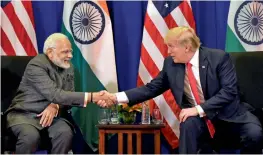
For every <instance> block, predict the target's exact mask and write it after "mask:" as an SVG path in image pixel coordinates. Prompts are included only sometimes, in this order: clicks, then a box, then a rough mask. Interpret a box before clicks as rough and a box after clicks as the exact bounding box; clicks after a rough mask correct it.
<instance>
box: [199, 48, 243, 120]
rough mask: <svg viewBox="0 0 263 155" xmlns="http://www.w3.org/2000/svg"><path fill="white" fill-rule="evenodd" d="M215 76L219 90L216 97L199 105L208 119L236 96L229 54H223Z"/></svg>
mask: <svg viewBox="0 0 263 155" xmlns="http://www.w3.org/2000/svg"><path fill="white" fill-rule="evenodd" d="M217 75H218V79H219V83H220V85H221V89H220V90H219V92H218V93H217V94H216V95H214V96H213V97H211V98H210V99H208V100H206V101H205V102H204V103H203V104H201V107H202V108H203V110H204V112H205V113H206V115H207V116H208V118H210V119H211V118H213V116H214V115H215V114H217V113H218V112H219V110H220V109H221V108H222V107H224V106H225V105H227V104H229V103H231V102H233V101H234V100H235V98H236V96H237V95H238V91H237V77H236V72H235V69H234V65H233V63H232V61H231V59H230V55H229V53H225V55H224V56H223V58H222V60H221V61H220V63H219V65H218V67H217Z"/></svg>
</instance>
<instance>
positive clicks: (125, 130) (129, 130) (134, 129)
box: [97, 124, 165, 154]
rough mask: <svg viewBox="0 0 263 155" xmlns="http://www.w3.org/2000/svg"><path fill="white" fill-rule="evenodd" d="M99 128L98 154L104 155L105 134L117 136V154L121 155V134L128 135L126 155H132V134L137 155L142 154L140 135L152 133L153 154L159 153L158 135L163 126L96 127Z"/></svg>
mask: <svg viewBox="0 0 263 155" xmlns="http://www.w3.org/2000/svg"><path fill="white" fill-rule="evenodd" d="M97 127H98V128H99V154H105V134H108V133H117V134H118V154H123V134H128V143H127V145H128V146H127V148H128V154H132V134H136V139H137V140H136V141H137V144H136V145H137V154H141V152H142V138H141V137H142V134H143V133H152V134H154V153H155V154H160V153H161V146H160V145H161V141H160V133H161V128H164V127H165V125H164V124H158V125H157V124H156V125H155V124H149V125H144V124H138V125H122V124H121V125H120V124H114V125H113V124H110V125H97Z"/></svg>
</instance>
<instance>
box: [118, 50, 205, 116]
mask: <svg viewBox="0 0 263 155" xmlns="http://www.w3.org/2000/svg"><path fill="white" fill-rule="evenodd" d="M190 63H191V64H192V71H193V73H194V76H195V78H196V80H197V83H198V85H199V86H200V87H201V82H200V76H199V49H197V51H196V52H195V54H194V56H193V57H192V59H191V60H190ZM185 68H186V67H185ZM189 87H190V85H189ZM201 88H202V87H201ZM190 89H191V88H190ZM115 95H116V97H117V101H118V103H120V104H121V103H128V102H129V99H128V97H127V95H126V94H125V92H119V93H116V94H115ZM189 96H190V97H191V98H192V99H193V100H194V104H195V107H196V109H197V111H198V113H199V116H200V117H203V116H205V113H204V110H203V109H202V107H201V106H200V105H197V103H196V101H195V99H194V95H193V93H192V91H191V95H189Z"/></svg>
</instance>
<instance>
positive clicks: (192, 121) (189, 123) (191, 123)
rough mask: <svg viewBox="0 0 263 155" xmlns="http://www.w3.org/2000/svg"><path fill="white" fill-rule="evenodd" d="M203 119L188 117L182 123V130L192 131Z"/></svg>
mask: <svg viewBox="0 0 263 155" xmlns="http://www.w3.org/2000/svg"><path fill="white" fill-rule="evenodd" d="M200 122H201V119H200V118H199V117H188V118H187V119H186V120H185V121H184V122H182V123H180V130H187V129H190V130H192V129H193V128H195V127H196V125H198V124H200Z"/></svg>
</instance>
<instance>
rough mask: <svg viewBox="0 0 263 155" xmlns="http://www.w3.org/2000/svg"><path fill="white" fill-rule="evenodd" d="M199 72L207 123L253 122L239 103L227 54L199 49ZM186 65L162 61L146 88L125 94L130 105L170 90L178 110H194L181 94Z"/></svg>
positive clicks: (132, 90) (232, 68) (234, 78)
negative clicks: (156, 74)
mask: <svg viewBox="0 0 263 155" xmlns="http://www.w3.org/2000/svg"><path fill="white" fill-rule="evenodd" d="M199 67H200V68H199V72H200V81H201V86H202V90H203V93H204V98H205V100H206V101H205V102H204V103H202V104H201V107H202V108H203V110H204V112H205V113H206V115H207V117H208V118H209V119H210V120H214V119H215V118H217V119H220V120H225V121H229V122H240V123H241V122H251V121H252V122H255V123H257V124H258V120H257V118H256V117H254V116H253V115H251V114H250V113H248V112H247V110H246V109H245V108H244V107H243V106H242V105H241V104H240V99H239V96H238V90H237V77H236V72H235V69H234V66H233V63H232V61H231V58H230V55H229V54H228V53H226V52H224V51H222V50H217V49H209V48H205V47H200V49H199ZM184 76H185V64H182V63H174V62H173V59H172V58H171V57H167V58H166V59H165V61H164V65H163V69H162V71H161V72H160V73H159V75H158V76H157V77H156V78H154V79H153V80H152V81H151V82H150V83H148V84H146V85H145V86H142V87H139V88H134V89H131V90H128V91H126V92H125V93H126V95H127V97H128V99H129V105H130V106H131V105H134V104H136V103H140V102H143V101H145V100H148V99H151V98H153V97H155V96H158V95H160V94H162V93H163V92H165V91H166V90H168V89H171V90H172V93H173V96H174V97H175V100H176V103H177V104H179V106H180V107H181V108H189V107H193V105H191V104H190V103H189V102H188V101H187V100H186V97H185V95H184V92H183V90H184Z"/></svg>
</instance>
